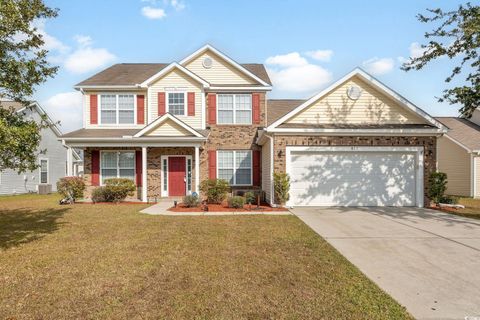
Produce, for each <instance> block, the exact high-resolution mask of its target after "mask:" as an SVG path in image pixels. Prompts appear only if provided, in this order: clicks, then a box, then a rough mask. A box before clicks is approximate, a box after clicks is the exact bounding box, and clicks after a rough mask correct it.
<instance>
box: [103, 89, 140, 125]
mask: <svg viewBox="0 0 480 320" xmlns="http://www.w3.org/2000/svg"><path fill="white" fill-rule="evenodd" d="M100 123H101V124H135V95H133V94H101V95H100Z"/></svg>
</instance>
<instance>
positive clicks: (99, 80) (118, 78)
mask: <svg viewBox="0 0 480 320" xmlns="http://www.w3.org/2000/svg"><path fill="white" fill-rule="evenodd" d="M168 65H169V64H168V63H119V64H114V65H113V66H111V67H109V68H107V69H105V70H103V71H100V72H99V73H97V74H94V75H93V76H91V77H90V78H88V79H86V80H84V81H82V82H80V83H77V84H76V85H75V86H76V87H81V86H122V85H124V86H133V85H136V84H139V83H142V82H143V81H145V80H147V79H148V78H150V77H151V76H153V75H155V74H156V73H158V72H159V71H161V70H162V69H164V68H165V67H167V66H168ZM242 66H243V67H244V68H245V69H247V70H248V71H250V72H251V73H253V74H254V75H256V76H257V77H258V78H260V79H262V80H263V81H265V82H267V83H268V84H270V85H271V84H272V83H271V81H270V78H269V77H268V74H267V71H266V70H265V67H264V65H263V64H257V63H245V64H242Z"/></svg>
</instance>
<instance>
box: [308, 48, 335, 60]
mask: <svg viewBox="0 0 480 320" xmlns="http://www.w3.org/2000/svg"><path fill="white" fill-rule="evenodd" d="M305 54H306V55H307V56H309V57H311V58H313V59H315V60H318V61H323V62H328V61H330V60H331V59H332V56H333V50H315V51H307V52H305Z"/></svg>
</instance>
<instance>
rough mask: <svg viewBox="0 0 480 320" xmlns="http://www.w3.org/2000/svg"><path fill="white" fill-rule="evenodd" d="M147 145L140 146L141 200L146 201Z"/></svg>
mask: <svg viewBox="0 0 480 320" xmlns="http://www.w3.org/2000/svg"><path fill="white" fill-rule="evenodd" d="M147 188H148V186H147V147H142V201H143V202H147Z"/></svg>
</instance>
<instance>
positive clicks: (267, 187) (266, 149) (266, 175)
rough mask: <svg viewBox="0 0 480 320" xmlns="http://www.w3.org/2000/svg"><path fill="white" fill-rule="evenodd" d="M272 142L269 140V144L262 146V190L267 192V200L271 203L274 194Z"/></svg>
mask: <svg viewBox="0 0 480 320" xmlns="http://www.w3.org/2000/svg"><path fill="white" fill-rule="evenodd" d="M270 146H271V141H270V139H267V142H266V143H265V144H264V145H263V146H262V189H263V191H265V199H266V200H267V202H270V199H271V194H272V190H271V188H272V177H271V175H270V174H271V168H270V164H271V159H272V158H271V154H270Z"/></svg>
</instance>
